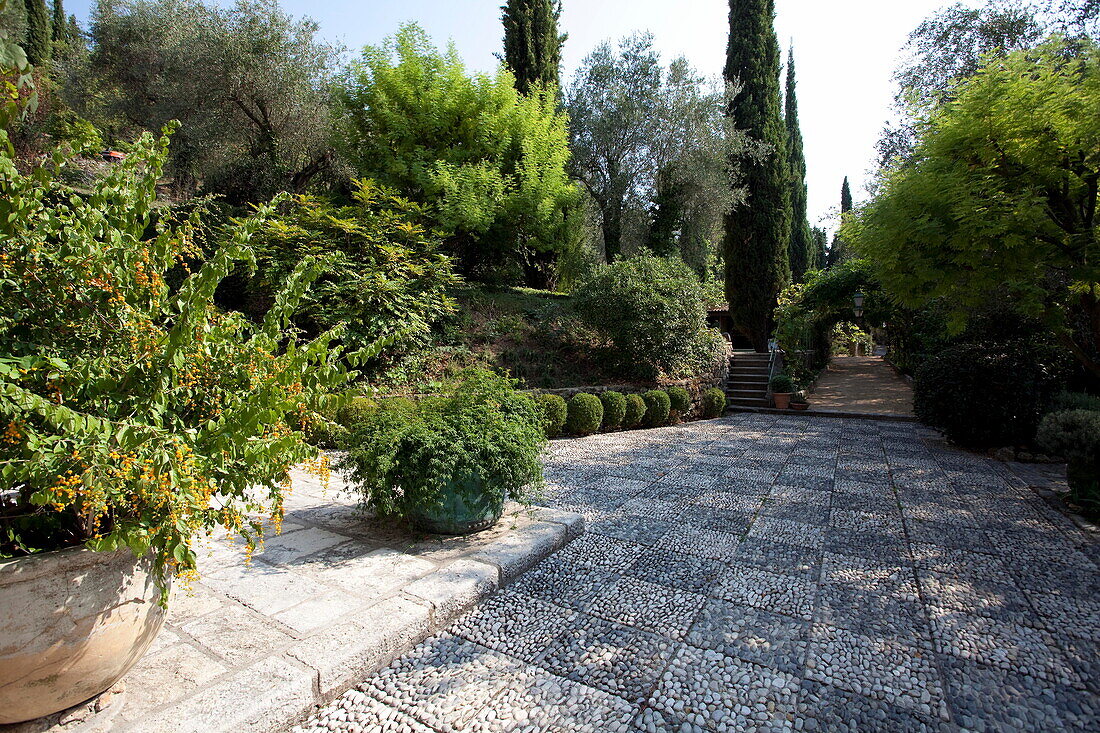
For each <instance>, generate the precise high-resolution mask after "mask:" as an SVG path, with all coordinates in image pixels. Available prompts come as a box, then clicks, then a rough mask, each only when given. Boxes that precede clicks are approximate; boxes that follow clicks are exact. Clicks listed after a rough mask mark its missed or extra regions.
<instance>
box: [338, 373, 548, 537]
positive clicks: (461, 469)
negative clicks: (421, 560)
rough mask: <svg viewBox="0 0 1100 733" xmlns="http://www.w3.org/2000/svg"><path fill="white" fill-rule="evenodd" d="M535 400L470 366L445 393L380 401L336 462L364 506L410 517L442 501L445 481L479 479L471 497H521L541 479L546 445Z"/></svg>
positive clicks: (495, 499) (494, 500) (380, 512)
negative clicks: (476, 494)
mask: <svg viewBox="0 0 1100 733" xmlns="http://www.w3.org/2000/svg"><path fill="white" fill-rule="evenodd" d="M542 426H543V416H542V414H541V413H540V411H539V409H538V407H537V406H536V404H535V401H534V400H533V399H531V398H530V397H528V396H527V395H524V394H521V393H519V392H516V391H515V389H514V385H513V383H512V382H511V380H508V379H506V378H504V377H501V376H498V375H495V374H493V373H491V372H486V371H480V370H471V371H469V372H467V373H466V374H465V375H464V377H463V379H462V381H461V382H459V383H458V384H457V385H455V386H454V387H453V388H452V389H451V390H449V391H448V392H447V393H446V394H442V395H433V396H430V397H426V398H424V399H423V400H421V401H420V402H418V403H412V402H409V401H405V400H383V401H381V402H380V403H379V406H378V409H376V410H374V411H373V412H372V413H371V415H370V417H369V418H368V419H367V420H366V421H364V422H362V423H360V424H359V425H358V426H357V427H356V428H355V429H353V430H352V432H351V435H350V436H349V437H348V439H347V446H348V454H347V457H346V458H344V459H342V460H341V462H340V467H341V468H343V469H346V470H347V471H348V472H349V474H348V475H349V478H350V480H351V482H352V483H353V484H354V485H355V487H356V489H357V490H358V491H359V493H360V495H361V501H362V503H363V505H364V507H366V508H367V509H369V510H371V511H373V512H375V513H376V514H378V515H379V516H398V517H402V518H406V519H407V518H410V517H413V516H416V515H417V514H418V513H420V512H423V511H430V510H432V509H433V508H437V507H439V506H441V505H442V502H443V494H442V491H443V489H444V488H446V487H447V486H448V484H454V485H464V486H466V487H467V490H469V487H470V484H471V482H470V479H474V480H475V481H478V482H479V483H480V491H481V492H483V495H482V496H479V497H475V502H474V503H482V502H481V501H476V500H478V499H480V500H488V502H489V503H494V504H496V503H503V501H504V499H505V498H506V497H507V498H511V499H513V500H515V501H521V502H526V501H527V500H528V499H529V497H530V496H531V493H532V492H533V491H535V490H537V489H538V488H539V486H540V485H541V483H542V463H541V461H540V456H541V453H542V450H543V448H544V447H545V445H546V436H545V435H544V433H543V427H542Z"/></svg>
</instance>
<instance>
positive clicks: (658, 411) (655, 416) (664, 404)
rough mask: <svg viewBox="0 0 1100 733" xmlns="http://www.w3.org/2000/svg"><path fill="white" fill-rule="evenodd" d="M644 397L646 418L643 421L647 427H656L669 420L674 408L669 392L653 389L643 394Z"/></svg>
mask: <svg viewBox="0 0 1100 733" xmlns="http://www.w3.org/2000/svg"><path fill="white" fill-rule="evenodd" d="M642 399H643V400H645V418H643V421H642V422H643V424H644V425H645V426H646V427H647V428H656V427H659V426H661V425H664V424H665V423H667V422H668V416H669V412H670V411H671V410H672V401H671V400H670V399H669V397H668V392H665V391H664V390H663V389H651V390H649V391H648V392H646V393H645V394H644V395H642Z"/></svg>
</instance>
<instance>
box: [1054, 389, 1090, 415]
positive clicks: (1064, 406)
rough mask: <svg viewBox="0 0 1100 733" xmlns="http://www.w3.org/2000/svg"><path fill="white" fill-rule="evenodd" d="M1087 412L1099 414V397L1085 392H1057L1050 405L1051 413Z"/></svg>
mask: <svg viewBox="0 0 1100 733" xmlns="http://www.w3.org/2000/svg"><path fill="white" fill-rule="evenodd" d="M1062 410H1089V411H1091V412H1100V396H1098V395H1094V394H1088V393H1086V392H1059V393H1058V394H1057V395H1055V396H1054V400H1053V402H1051V405H1050V411H1051V412H1059V411H1062Z"/></svg>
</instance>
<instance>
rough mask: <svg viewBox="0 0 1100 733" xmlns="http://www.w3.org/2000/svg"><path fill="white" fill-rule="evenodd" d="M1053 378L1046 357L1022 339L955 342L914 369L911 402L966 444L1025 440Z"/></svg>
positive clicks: (1031, 433) (919, 414)
mask: <svg viewBox="0 0 1100 733" xmlns="http://www.w3.org/2000/svg"><path fill="white" fill-rule="evenodd" d="M1058 381H1059V373H1058V372H1057V370H1056V369H1055V368H1054V367H1053V366H1051V361H1049V360H1047V359H1045V358H1044V355H1043V354H1042V353H1039V352H1036V350H1035V349H1033V348H1030V347H1029V344H1027V343H1023V342H1016V341H1010V342H1004V343H995V342H986V343H975V344H959V345H956V346H950V347H947V348H945V349H943V350H942V351H940V352H939V353H938V354H936V355H934V356H930V357H929V358H928V359H926V360H925V361H924V363H923V364H922V365H921V366H920V368H919V369H918V370H917V373H916V374H915V375H914V381H913V408H914V411H915V412H916V414H917V417H919V418H920V419H921V421H922V422H924V423H927V424H928V425H931V426H932V427H935V428H938V429H940V430H942V431H943V432H944V434H945V435H947V437H948V438H949V439H950V440H952V441H953V442H955V443H957V444H959V445H962V446H965V447H968V448H992V447H998V446H1005V445H1026V444H1028V443H1030V442H1031V441H1032V439H1033V438H1034V437H1035V429H1036V427H1037V426H1038V424H1039V418H1040V416H1041V414H1042V412H1043V408H1044V406H1045V405H1047V404H1049V403H1050V400H1051V396H1052V394H1053V392H1054V390H1055V388H1056V385H1057V383H1058Z"/></svg>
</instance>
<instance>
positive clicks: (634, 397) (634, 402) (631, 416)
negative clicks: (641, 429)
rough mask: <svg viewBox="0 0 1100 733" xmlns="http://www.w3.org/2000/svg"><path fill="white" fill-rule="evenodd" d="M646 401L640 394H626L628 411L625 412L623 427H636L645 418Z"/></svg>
mask: <svg viewBox="0 0 1100 733" xmlns="http://www.w3.org/2000/svg"><path fill="white" fill-rule="evenodd" d="M645 413H646V402H645V399H643V398H642V396H641V395H640V394H628V395H627V396H626V411H625V412H623V427H624V428H636V427H638V426H639V425H641V423H642V420H644V419H645Z"/></svg>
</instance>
